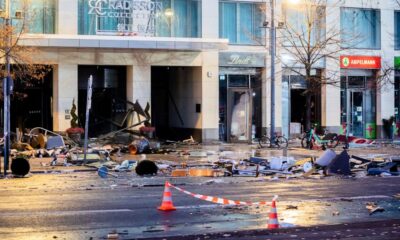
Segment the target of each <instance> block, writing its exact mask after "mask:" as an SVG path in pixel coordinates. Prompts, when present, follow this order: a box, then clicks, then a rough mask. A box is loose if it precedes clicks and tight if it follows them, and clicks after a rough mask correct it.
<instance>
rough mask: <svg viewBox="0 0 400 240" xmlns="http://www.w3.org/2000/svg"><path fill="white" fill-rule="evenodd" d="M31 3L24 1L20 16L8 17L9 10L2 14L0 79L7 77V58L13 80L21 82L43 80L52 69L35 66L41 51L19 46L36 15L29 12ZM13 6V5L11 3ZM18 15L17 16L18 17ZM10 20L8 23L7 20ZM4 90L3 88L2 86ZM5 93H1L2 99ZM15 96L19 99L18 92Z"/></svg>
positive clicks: (0, 28) (45, 66)
mask: <svg viewBox="0 0 400 240" xmlns="http://www.w3.org/2000/svg"><path fill="white" fill-rule="evenodd" d="M10 2H11V1H10ZM29 2H30V1H23V4H22V9H20V11H19V12H18V13H17V14H18V16H15V17H14V16H11V14H10V13H9V14H8V16H7V9H2V10H3V11H1V12H0V78H1V79H4V78H5V77H6V76H7V65H6V62H7V61H6V58H7V57H8V59H9V63H10V64H11V79H12V80H15V79H19V80H21V81H37V80H42V79H43V78H44V77H45V76H46V74H47V73H48V71H49V70H50V67H49V66H47V65H39V64H34V58H35V57H37V55H38V54H39V49H38V48H36V47H31V46H24V45H21V44H19V43H20V41H21V39H22V38H23V36H24V34H26V33H28V32H29V25H30V24H29V22H30V21H31V19H32V18H33V17H34V14H35V13H32V12H28V11H29V8H28V6H29ZM10 4H12V3H10ZM17 14H16V15H17ZM6 18H8V21H7V20H6ZM0 88H2V86H0ZM2 94H3V91H1V97H3V96H2ZM14 96H16V97H18V96H19V94H18V93H17V92H15V93H14Z"/></svg>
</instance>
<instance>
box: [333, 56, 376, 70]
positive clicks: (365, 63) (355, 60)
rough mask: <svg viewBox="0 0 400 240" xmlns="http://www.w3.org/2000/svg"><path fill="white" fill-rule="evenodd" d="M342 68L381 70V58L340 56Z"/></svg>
mask: <svg viewBox="0 0 400 240" xmlns="http://www.w3.org/2000/svg"><path fill="white" fill-rule="evenodd" d="M340 68H363V69H379V68H381V57H373V56H340Z"/></svg>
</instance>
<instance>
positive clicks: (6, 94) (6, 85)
mask: <svg viewBox="0 0 400 240" xmlns="http://www.w3.org/2000/svg"><path fill="white" fill-rule="evenodd" d="M9 4H10V3H9V1H6V16H5V30H6V36H5V38H6V39H5V41H6V47H5V51H6V56H5V57H6V59H5V64H6V77H5V78H4V79H3V102H4V127H3V133H4V135H3V137H4V146H3V156H4V176H5V175H7V170H8V167H9V157H10V83H11V81H12V80H11V64H10V48H11V35H10V34H11V33H10V32H9V31H10V12H9Z"/></svg>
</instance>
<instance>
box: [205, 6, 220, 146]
mask: <svg viewBox="0 0 400 240" xmlns="http://www.w3.org/2000/svg"><path fill="white" fill-rule="evenodd" d="M203 2H204V1H203ZM210 2H211V1H210ZM202 55H203V66H202V72H201V116H202V119H201V126H202V141H203V142H207V141H210V140H218V138H219V135H218V133H219V125H218V123H219V82H218V63H219V61H218V52H211V51H210V52H203V53H202Z"/></svg>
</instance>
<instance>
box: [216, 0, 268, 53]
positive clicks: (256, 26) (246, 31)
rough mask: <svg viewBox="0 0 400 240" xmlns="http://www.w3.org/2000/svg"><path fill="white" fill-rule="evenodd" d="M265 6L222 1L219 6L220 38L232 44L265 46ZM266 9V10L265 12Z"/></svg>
mask: <svg viewBox="0 0 400 240" xmlns="http://www.w3.org/2000/svg"><path fill="white" fill-rule="evenodd" d="M264 6H265V4H259V3H237V2H228V1H227V2H225V1H221V2H220V4H219V24H220V25H219V28H220V32H219V36H220V37H221V38H227V39H229V43H230V44H247V45H262V44H265V28H262V27H261V26H262V23H263V22H264V19H265V16H264V15H265V14H264V12H263V11H265V8H264ZM263 9H264V10H263Z"/></svg>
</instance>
